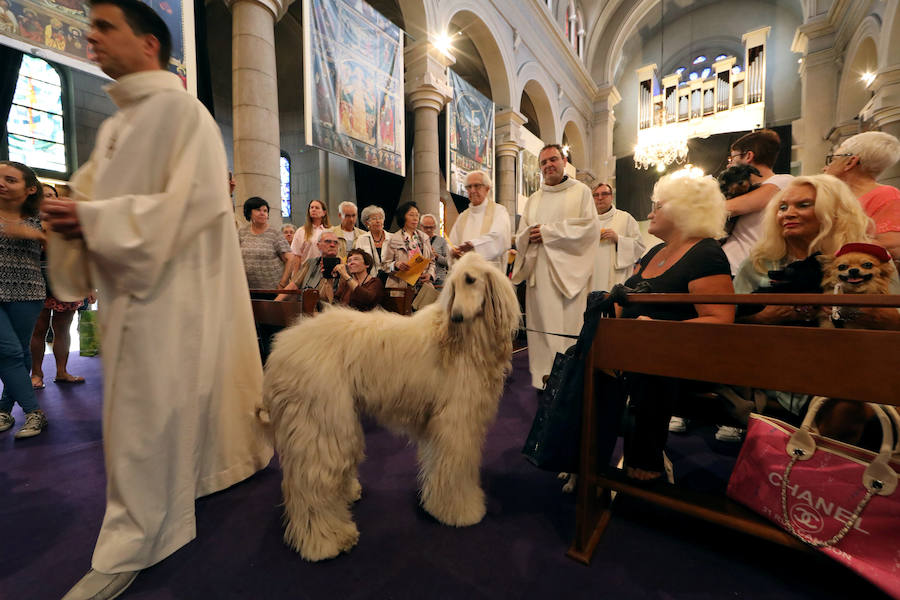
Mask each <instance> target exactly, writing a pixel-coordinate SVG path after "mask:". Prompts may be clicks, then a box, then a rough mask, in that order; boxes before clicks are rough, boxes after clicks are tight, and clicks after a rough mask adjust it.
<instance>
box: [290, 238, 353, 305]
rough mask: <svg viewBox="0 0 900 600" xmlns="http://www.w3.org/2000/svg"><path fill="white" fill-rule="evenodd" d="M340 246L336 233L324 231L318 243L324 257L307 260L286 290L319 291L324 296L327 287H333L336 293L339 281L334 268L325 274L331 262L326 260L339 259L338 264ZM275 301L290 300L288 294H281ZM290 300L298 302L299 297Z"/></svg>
mask: <svg viewBox="0 0 900 600" xmlns="http://www.w3.org/2000/svg"><path fill="white" fill-rule="evenodd" d="M338 244H339V242H338V238H337V235H335V233H334V231H332V230H331V229H326V230H325V231H323V232H322V235H320V236H319V241H318V242H316V246H317V247H318V248H319V252H321V253H322V255H321V256H317V257H316V258H309V259H307V260H306V262H304V263H303V266H301V267H300V270H299V271H297V275H295V276H294V277H293V278H292V279H291V282H290V283H288V284H287V285H286V286H284V289H286V290H318V291H319V293H320V294H322V293H323V292H324V287H325V286H331V287H332V291H334V288H336V287H337V281H338V280H337V279H335V277H334V274H333V273H332V272H331V270H332V269H333V268H334V266H332V267H330V268H329V269H328V272H327V273H326V272H325V266H326V263H328V262H329V261H328V260H325V259H337V261H338V262H339V261H340V258H338ZM275 299H276V300H288V299H289V297H288V295H287V294H279V295H278V296H276V297H275ZM290 299H293V300H296V299H297V297H296V296H292V297H291V298H290Z"/></svg>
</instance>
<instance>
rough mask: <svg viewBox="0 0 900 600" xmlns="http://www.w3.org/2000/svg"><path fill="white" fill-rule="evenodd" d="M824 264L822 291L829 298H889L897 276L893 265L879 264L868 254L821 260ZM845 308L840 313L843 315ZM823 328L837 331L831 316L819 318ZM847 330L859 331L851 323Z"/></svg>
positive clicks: (846, 322) (847, 323)
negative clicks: (872, 295) (864, 295)
mask: <svg viewBox="0 0 900 600" xmlns="http://www.w3.org/2000/svg"><path fill="white" fill-rule="evenodd" d="M818 258H819V262H821V263H822V274H823V275H822V290H823V291H824V292H825V293H826V294H838V293H841V294H887V293H888V292H889V289H890V285H891V277H892V276H893V274H894V264H893V262H892V261H890V260H888V261H884V262H882V261H881V260H878V259H877V258H875V257H873V256H872V255H871V254H868V253H866V252H847V253H845V254H841V255H840V256H819V257H818ZM843 310H846V307H845V308H842V309H838V310H837V311H836V312H837V314H839V315H840V314H841V312H842V311H843ZM819 326H820V327H834V323H833V321H832V319H831V318H829V317H828V316H822V317H820V318H819ZM842 326H843V327H845V328H850V329H853V328H858V326H857V325H855V324H854V323H853V322H852V321H845V322H844V323H843V324H842Z"/></svg>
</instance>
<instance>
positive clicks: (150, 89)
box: [43, 0, 273, 600]
mask: <svg viewBox="0 0 900 600" xmlns="http://www.w3.org/2000/svg"><path fill="white" fill-rule="evenodd" d="M120 2H122V0H116V2H115V4H107V3H104V0H94V2H93V3H92V10H91V23H92V29H91V35H90V36H89V37H88V40H89V41H90V43H91V47H92V49H93V50H94V51H95V52H96V54H97V57H98V58H97V60H98V62H99V63H100V66H101V68H102V69H103V70H104V72H106V73H107V74H108V75H110V76H111V77H113V78H114V79H116V82H115V83H113V84H111V85H109V86H108V87H107V93H108V94H109V95H110V97H111V98H112V100H113V102H114V103H115V104H116V106H117V107H118V109H119V111H118V112H117V113H116V114H115V115H113V116H112V117H111V118H109V119H108V120H107V121H105V122H104V123H103V125H102V126H101V128H100V131H99V133H98V136H97V143H96V146H95V148H94V151H93V153H92V154H91V157H90V160H89V161H88V162H87V163H86V164H85V165H84V166H83V167H82V168H81V169H79V170H78V172H77V173H75V175H74V176H73V178H72V181H71V188H72V190H73V192H74V196H75V201H73V200H71V199H68V198H61V199H59V200H55V201H54V202H52V203H47V204H45V205H44V206H43V209H44V212H45V213H46V215H47V218H48V221H49V224H50V227H51V229H52V230H53V231H52V233H51V234H50V236H49V238H50V239H49V243H48V256H49V262H50V279H51V281H52V284H53V290H54V294H55V295H56V296H57V297H58V298H60V299H65V300H67V301H69V300H75V299H81V298H84V297H85V296H87V295H88V294H89V293H90V292H91V290H92V289H93V288H96V289H97V290H98V301H99V315H98V316H99V322H100V331H101V336H102V337H101V347H102V352H101V355H102V359H103V370H104V388H103V452H104V462H105V467H106V476H107V488H106V512H105V514H104V517H103V522H102V525H101V528H100V534H99V537H98V540H97V544H96V546H95V548H94V554H93V559H92V561H91V566H92V570H91V571H89V572H88V574H87V575H86V576H85V577H84V578H82V580H81V581H79V582H78V584H76V586H75V587H73V588H72V590H70V592H69V593H68V594H67V595H66V596H65V598H66V600H69V599H76V598H107V597H113V596H114V595H116V594H118V593H121V591H122V590H124V589H125V587H127V586H128V585H129V584H130V583H131V581H132V580H133V579H134V577H135V576H136V574H137V572H138V571H139V570H141V569H144V568H147V567H149V566H151V565H153V564H154V563H157V562H159V561H160V560H162V559H164V558H165V557H167V556H169V555H170V554H172V553H173V552H175V551H176V550H178V549H179V548H180V547H182V546H184V545H185V544H187V543H188V542H189V541H191V540H192V539H193V538H194V537H195V535H196V521H195V515H194V501H195V499H196V498H198V497H200V496H204V495H207V494H211V493H213V492H217V491H219V490H222V489H225V488H227V487H229V486H231V485H233V484H235V483H237V482H239V481H241V480H243V479H246V478H247V477H249V476H251V475H252V474H254V473H255V472H257V471H259V470H260V469H263V468H265V467H266V465H267V464H268V463H269V461H270V460H271V458H272V454H273V452H272V447H271V443H270V441H269V436H268V434H267V432H266V430H265V429H264V428H263V427H262V426H261V424H260V421H259V419H258V417H257V414H256V411H257V407H258V406H260V404H261V397H262V366H261V361H260V357H259V350H258V347H257V343H256V335H255V332H254V327H253V316H252V312H251V307H250V297H249V292H248V288H247V278H246V276H245V274H244V270H243V267H242V264H241V253H240V249H239V247H238V241H237V234H236V232H235V228H234V220H233V217H232V209H231V205H230V201H229V195H228V188H227V181H226V179H225V177H224V175H225V174H226V173H227V171H228V166H227V161H226V156H225V149H224V146H223V144H222V139H221V134H220V131H219V128H218V126H217V125H216V123H215V121H213V119H212V117H211V116H210V114H209V112H208V111H207V109H206V108H205V107H204V106H203V105H202V104H201V103H200V102H198V101H197V100H196V99H195V98H194V97H193V96H191V95H190V94H189V93H188V92H186V91H185V89H184V87H183V85H182V82H181V80H180V79H179V78H178V76H176V75H174V74H172V73H169V72H168V71H165V70H163V69H162V67H161V65H164V64H167V63H168V56H167V55H166V56H164V53H163V52H162V51H160V47H161V45H162V42H161V41H160V40H161V39H162V38H165V37H166V36H167V34H168V30H167V29H166V28H165V24H164V23H163V22H162V20H161V19H159V17H158V16H157V15H156V14H155V13H153V11H152V9H150V8H149V7H147V6H146V5H144V4H142V3H140V2H136V0H125V1H124V2H122V3H121V4H120ZM132 3H133V4H132ZM135 4H136V5H140V6H137V7H135V6H134V5H135ZM141 7H144V8H141ZM126 11H127V12H126ZM148 11H149V13H148ZM126 14H127V15H128V20H127V21H126V17H125V15H126ZM157 21H158V22H157ZM132 22H133V23H135V25H134V26H132V25H130V24H129V23H132ZM160 27H161V28H160ZM142 28H143V29H142Z"/></svg>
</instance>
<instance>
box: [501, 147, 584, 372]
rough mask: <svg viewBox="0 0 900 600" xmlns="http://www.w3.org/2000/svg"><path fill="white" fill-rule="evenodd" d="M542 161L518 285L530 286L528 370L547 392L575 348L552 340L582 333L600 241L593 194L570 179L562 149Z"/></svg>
mask: <svg viewBox="0 0 900 600" xmlns="http://www.w3.org/2000/svg"><path fill="white" fill-rule="evenodd" d="M538 160H539V163H540V167H541V174H542V175H543V176H544V182H543V184H542V185H541V189H539V190H538V191H537V192H535V193H534V194H532V195H531V197H530V198H528V201H527V202H526V204H525V211H524V214H522V218H521V220H520V225H519V231H518V233H517V234H516V248H517V254H516V262H515V265H514V266H513V273H512V281H513V283H516V284H518V283H521V282H523V281H524V282H526V289H525V314H526V319H527V325H528V366H529V369H530V371H531V384H532V385H533V386H534V387H536V388H538V389H543V387H544V377H545V376H547V375H549V374H550V369H551V367H552V366H553V359H554V358H555V356H556V353H557V352H565V349H566V348H567V347H569V346H571V345H572V344H573V343H574V340H572V339H570V338H566V337H561V336H559V335H550V334H555V333H563V334H569V335H578V333H579V332H580V331H581V325H582V323H583V319H584V309H585V308H586V306H587V295H588V293H589V292H590V291H591V278H592V276H593V273H594V262H595V260H596V257H597V252H596V248H597V244H598V243H599V237H600V236H599V229H598V228H597V224H596V219H597V210H596V208H595V207H594V202H593V199H592V198H591V190H590V189H588V187H587V186H586V185H584V184H583V183H581V182H580V181H577V180H575V179H572V178H569V177H567V176H566V175H565V174H564V173H565V166H566V158H565V155H563V152H562V149H561V148H560V147H559V145H557V144H552V145H549V146H546V147H545V148H544V149H543V150H541V153H540V154H539V155H538ZM539 332H544V333H539Z"/></svg>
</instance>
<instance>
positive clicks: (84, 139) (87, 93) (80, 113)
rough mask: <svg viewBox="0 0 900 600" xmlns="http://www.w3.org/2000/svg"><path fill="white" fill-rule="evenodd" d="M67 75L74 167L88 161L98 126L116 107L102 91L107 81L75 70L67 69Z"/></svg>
mask: <svg viewBox="0 0 900 600" xmlns="http://www.w3.org/2000/svg"><path fill="white" fill-rule="evenodd" d="M67 72H68V76H69V78H70V81H71V85H70V86H69V89H70V90H71V92H72V107H73V109H74V110H75V116H74V118H73V119H72V120H71V123H72V124H73V126H74V128H75V149H76V155H77V161H76V162H77V164H76V167H77V166H81V165H83V164H84V163H85V162H87V160H88V159H89V158H90V157H91V151H92V150H93V148H94V142H95V140H96V139H97V131H98V130H99V129H100V124H101V123H103V121H104V120H105V119H106V118H107V117H109V116H111V115H112V114H113V113H114V112H115V111H116V106H115V104H113V102H112V100H110V99H109V96H107V95H106V92H104V91H103V86H104V85H106V84H108V83H109V81H108V80H106V79H103V78H101V77H98V76H96V75H91V74H90V73H85V72H84V71H79V70H77V69H67ZM73 171H74V169H73Z"/></svg>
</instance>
